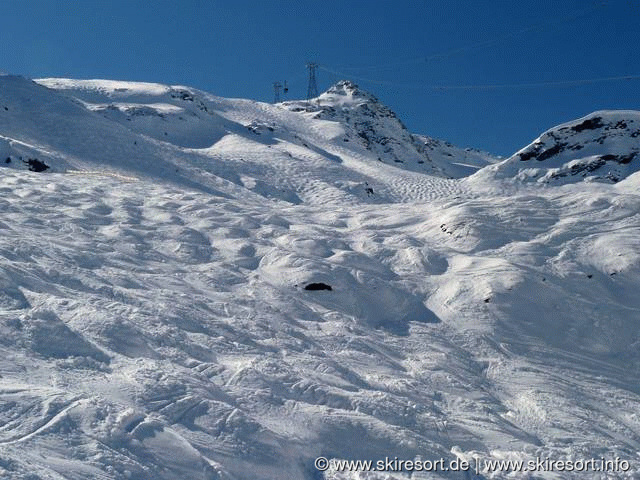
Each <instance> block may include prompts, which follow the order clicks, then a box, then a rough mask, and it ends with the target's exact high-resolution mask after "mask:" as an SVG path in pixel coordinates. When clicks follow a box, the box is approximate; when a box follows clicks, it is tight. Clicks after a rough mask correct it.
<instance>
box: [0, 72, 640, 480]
mask: <svg viewBox="0 0 640 480" xmlns="http://www.w3.org/2000/svg"><path fill="white" fill-rule="evenodd" d="M45 86H46V87H47V88H45ZM365 105H366V108H365V107H364V106H365ZM347 116H348V117H349V118H348V119H347V118H346V117H347ZM596 118H600V120H596ZM636 118H637V112H598V113H596V114H594V115H592V116H589V117H588V118H585V119H581V120H578V121H576V122H571V123H568V124H566V125H564V126H561V127H559V128H560V129H563V130H556V129H552V130H551V131H550V132H552V133H553V135H543V136H541V137H540V139H539V140H538V143H536V142H534V144H533V145H532V146H531V147H527V148H525V149H523V150H521V151H520V152H518V153H517V154H516V155H514V156H512V157H511V158H509V159H506V160H504V161H502V162H500V163H495V164H491V165H488V166H484V168H481V169H480V170H479V171H477V172H476V173H475V174H473V175H471V176H467V175H469V174H470V173H473V172H474V171H475V170H477V168H475V167H480V166H482V165H483V164H487V163H490V161H491V162H495V159H491V158H490V157H489V156H486V157H485V156H484V154H481V153H478V152H474V151H465V150H462V149H458V148H456V147H454V146H451V145H448V144H446V143H444V142H441V141H437V140H434V139H429V138H428V137H420V136H418V135H411V134H409V133H408V132H406V130H405V129H403V128H402V126H401V123H400V122H399V120H397V118H396V117H395V116H394V115H392V114H391V113H390V111H388V109H386V107H383V106H381V105H379V102H377V100H375V99H374V97H373V96H370V95H369V94H364V93H362V92H361V91H360V90H359V89H358V90H355V86H353V84H350V83H346V82H343V83H341V84H338V85H337V86H336V87H335V88H334V89H331V90H329V91H328V92H327V93H326V94H323V95H321V96H320V97H319V98H318V99H314V100H312V101H308V102H307V101H300V102H287V103H283V104H278V105H269V104H264V103H260V102H254V101H250V100H242V99H225V98H221V97H216V96H213V95H210V94H208V93H206V92H200V91H197V90H195V89H191V88H187V87H169V86H164V85H159V84H141V83H134V82H114V81H103V80H71V79H47V80H39V81H38V83H34V82H31V81H30V80H27V79H24V78H20V77H11V76H6V77H0V153H1V154H2V157H0V159H4V158H8V159H9V160H10V161H9V163H3V164H2V165H3V166H4V167H5V168H2V169H0V192H1V193H2V195H0V212H1V215H0V228H1V229H2V233H3V235H2V236H0V478H7V479H12V480H13V479H15V480H45V479H46V480H61V479H65V480H66V479H74V480H77V479H82V480H84V479H87V480H88V479H94V478H104V479H115V480H125V479H126V480H149V479H154V480H156V479H159V480H176V479H194V480H276V479H277V480H280V479H282V478H287V479H294V480H298V479H299V480H319V479H326V480H346V479H348V480H355V479H361V478H366V479H368V480H382V479H384V480H389V479H391V480H407V479H409V478H411V479H413V480H419V479H430V480H431V479H469V478H474V479H478V478H480V479H513V478H517V479H531V478H545V479H552V478H555V479H560V478H562V479H566V478H569V479H574V478H575V479H577V478H580V479H582V478H588V479H594V480H595V479H601V478H622V479H634V478H637V477H638V476H639V475H640V455H639V453H638V452H639V451H640V416H638V414H637V412H638V411H639V409H640V382H639V381H638V378H639V377H638V374H639V373H640V355H639V354H638V345H640V333H639V330H638V322H640V298H639V297H638V295H637V292H638V289H639V288H640V196H639V195H638V187H640V173H638V172H635V170H636V164H637V161H638V158H637V156H635V157H633V158H631V160H630V161H629V162H626V163H624V161H622V162H621V161H619V160H620V158H617V159H613V158H611V159H605V162H614V163H612V164H611V165H608V166H607V168H613V167H614V166H616V165H620V164H621V165H622V166H625V168H627V167H628V168H629V170H626V171H621V174H620V178H619V181H617V182H615V183H611V182H607V181H591V182H574V179H577V178H580V179H582V177H581V176H579V175H576V176H571V177H569V176H567V177H559V179H558V180H557V181H555V180H554V181H549V182H545V183H540V182H538V181H537V180H536V181H534V182H530V181H528V177H523V176H521V175H520V173H521V169H525V168H532V167H530V165H531V163H532V162H535V163H533V165H535V168H539V169H548V170H544V171H541V172H540V173H539V174H538V175H537V176H535V177H534V176H532V177H531V178H533V179H534V180H535V179H537V178H541V177H544V176H545V175H546V174H547V173H548V172H551V171H552V170H553V169H554V168H563V167H562V166H563V165H565V164H566V163H568V162H571V161H573V160H576V159H577V160H579V159H581V158H591V157H594V156H604V155H616V156H624V155H631V154H632V153H633V152H634V151H635V150H634V149H635V148H636V146H637V143H634V142H636V140H637V137H634V136H633V132H635V130H634V129H637V123H635V122H637V120H636ZM631 120H633V121H634V123H632V122H631ZM620 121H623V122H624V123H625V124H626V127H622V124H619V123H618V122H620ZM585 122H586V123H585ZM586 127H593V128H586ZM607 128H608V129H607ZM369 129H372V133H371V132H369ZM362 132H364V133H365V135H366V136H367V139H365V138H364V137H363V136H362V135H360V133H362ZM367 132H369V133H367ZM561 135H562V136H561ZM605 135H606V138H604V139H603V140H602V143H599V141H597V139H598V138H601V137H603V136H605ZM345 138H346V139H348V140H349V141H347V142H345V141H344V139H345ZM385 139H386V140H385ZM365 140H367V141H365ZM367 142H368V143H367ZM563 143H566V146H565V147H556V145H560V144H563ZM578 144H580V145H583V146H582V148H579V149H572V148H570V147H571V146H573V145H578ZM536 145H537V146H536ZM387 148H390V150H389V151H387V150H386V149H387ZM420 148H424V152H422V151H421V150H420ZM550 149H551V153H544V152H549V150H550ZM560 149H562V151H560ZM556 150H557V151H556ZM573 152H578V155H585V154H586V156H582V157H581V156H576V157H575V158H572V156H573ZM425 154H426V156H424V155H425ZM521 154H522V155H524V156H525V157H527V156H529V155H531V157H530V158H528V159H526V160H520V158H521V157H520V155H521ZM378 156H380V158H381V159H382V161H379V160H378ZM394 156H396V157H397V158H398V159H400V160H403V161H402V162H396V161H394V158H395V157H394ZM541 156H542V157H545V158H542V159H540V157H541ZM427 157H428V158H427ZM421 158H424V163H423V164H420V163H418V161H419V160H420V159H421ZM35 159H37V160H38V161H40V162H43V163H44V164H46V165H47V166H48V167H49V168H48V169H46V170H44V171H41V172H35V171H29V168H32V169H34V168H36V167H37V164H35V163H32V164H29V163H28V160H35ZM25 162H27V163H25ZM456 164H457V165H456ZM567 168H569V171H570V169H571V167H570V166H569V167H567ZM421 169H424V170H421ZM594 172H595V175H597V176H599V177H605V176H606V172H605V171H604V170H602V171H600V170H598V171H596V170H594ZM634 172H635V173H634ZM448 177H455V178H448ZM462 177H464V178H462ZM548 178H551V177H548ZM567 180H569V181H567ZM319 288H320V289H319ZM321 456H322V457H326V458H327V459H329V460H340V459H347V460H373V461H378V460H383V459H385V458H386V457H388V458H391V459H393V458H394V457H397V458H398V459H402V460H418V459H419V460H431V461H434V462H435V461H438V460H439V459H440V458H442V459H444V460H445V461H447V462H448V461H450V460H453V459H456V458H463V459H466V460H469V461H470V462H474V459H476V458H477V459H480V460H505V459H509V460H522V461H530V460H535V459H537V458H542V459H544V458H550V459H553V460H559V461H562V460H572V461H573V460H588V459H590V458H595V459H602V458H604V459H607V460H614V459H616V458H619V459H622V460H624V461H626V462H628V468H626V469H624V470H617V471H609V472H602V471H595V470H594V471H585V472H567V471H564V472H553V471H543V472H540V471H538V472H515V471H507V470H501V471H494V470H491V469H489V468H484V467H481V468H480V471H479V474H478V475H475V473H473V474H472V472H454V471H438V472H409V471H406V470H405V471H403V472H399V471H387V472H355V471H351V472H347V471H337V468H336V464H333V465H332V466H331V467H330V468H329V469H328V470H327V471H324V472H322V471H320V470H319V469H318V468H316V465H317V464H316V463H315V459H316V458H318V457H321Z"/></svg>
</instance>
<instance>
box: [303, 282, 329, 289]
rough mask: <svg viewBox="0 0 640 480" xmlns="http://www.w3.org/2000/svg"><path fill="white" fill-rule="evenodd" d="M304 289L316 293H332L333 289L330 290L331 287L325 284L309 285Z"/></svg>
mask: <svg viewBox="0 0 640 480" xmlns="http://www.w3.org/2000/svg"><path fill="white" fill-rule="evenodd" d="M304 289H305V290H311V291H318V290H329V291H332V290H333V288H331V285H327V284H326V283H322V282H316V283H309V284H308V285H306V286H305V287H304Z"/></svg>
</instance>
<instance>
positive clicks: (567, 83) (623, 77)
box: [318, 65, 640, 90]
mask: <svg viewBox="0 0 640 480" xmlns="http://www.w3.org/2000/svg"><path fill="white" fill-rule="evenodd" d="M318 68H320V69H322V70H324V71H326V72H329V73H331V74H333V75H337V76H338V77H342V78H351V79H353V80H358V81H362V82H366V83H371V84H377V85H383V86H390V87H400V88H411V89H424V90H498V89H516V88H541V87H556V86H557V87H561V86H566V87H570V86H579V85H588V84H592V83H605V82H618V81H623V80H640V74H630V75H618V76H612V77H596V78H581V79H575V80H557V81H548V82H528V83H527V82H525V83H497V84H479V85H424V84H402V83H398V82H390V81H384V80H372V79H368V78H363V77H357V76H353V75H351V76H350V75H348V74H346V73H342V72H337V71H335V70H331V69H329V68H326V67H325V66H323V65H319V66H318Z"/></svg>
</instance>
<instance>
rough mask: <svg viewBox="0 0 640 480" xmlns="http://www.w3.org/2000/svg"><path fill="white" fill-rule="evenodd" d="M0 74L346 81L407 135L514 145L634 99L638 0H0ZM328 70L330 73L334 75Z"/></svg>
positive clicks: (218, 84) (231, 91)
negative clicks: (379, 104) (310, 64)
mask: <svg viewBox="0 0 640 480" xmlns="http://www.w3.org/2000/svg"><path fill="white" fill-rule="evenodd" d="M0 7H1V9H0V12H2V16H1V17H0V18H1V19H2V22H1V25H0V45H2V48H0V70H2V71H5V72H9V73H15V74H22V75H25V76H28V77H46V76H67V77H76V78H110V79H125V80H139V81H155V82H161V83H174V84H183V85H190V86H194V87H197V88H200V89H203V90H207V91H209V92H212V93H214V94H216V95H220V96H225V97H244V98H253V99H257V100H262V101H271V100H272V98H273V88H272V84H273V82H274V81H275V80H280V81H283V80H285V79H286V80H288V82H289V86H290V91H289V98H303V97H304V96H305V95H306V89H307V84H306V70H305V63H306V62H307V61H309V60H314V61H316V62H318V63H320V64H321V65H322V66H323V69H322V70H320V71H319V72H318V87H319V89H320V90H324V89H326V88H328V87H329V86H330V85H331V84H332V83H333V82H335V81H337V80H339V79H341V78H343V77H344V78H350V79H352V80H354V81H356V83H358V84H359V85H360V86H361V87H363V88H365V89H366V90H369V91H371V92H372V93H374V94H375V95H377V96H378V97H379V98H380V99H381V100H382V101H383V102H385V103H386V104H387V105H389V106H390V107H391V108H392V109H393V110H395V111H396V113H397V114H398V116H399V117H400V118H401V119H402V120H403V121H404V122H405V124H406V125H407V126H408V127H409V129H410V130H411V131H413V132H415V133H424V134H427V135H431V136H435V137H439V138H443V139H446V140H449V141H451V142H453V143H455V144H458V145H460V146H473V147H479V148H483V149H485V150H489V151H491V152H494V153H498V154H502V155H508V154H511V153H513V151H515V150H516V149H518V148H520V147H522V146H524V145H525V144H526V143H528V142H529V141H530V140H531V139H533V138H535V137H536V136H537V135H538V134H539V133H540V132H541V131H543V130H545V129H547V128H548V127H551V126H553V125H555V124H558V123H560V122H564V121H567V120H570V119H573V118H576V117H579V116H582V115H585V114H587V113H589V112H591V111H593V110H597V109H605V108H609V109H635V110H638V109H640V80H623V81H616V82H613V81H612V82H602V83H584V84H578V85H575V84H567V85H543V86H529V87H513V86H510V87H503V88H495V89H481V88H474V89H436V88H433V87H434V86H438V85H442V86H458V85H470V86H481V85H496V84H508V85H513V84H518V85H519V84H531V83H534V84H535V83H545V82H561V81H570V80H584V79H594V78H603V77H616V76H620V75H628V74H635V75H640V0H609V1H604V2H603V1H596V0H555V1H551V0H539V1H535V2H526V1H525V2H516V1H514V0H508V1H504V0H492V1H472V0H464V1H463V0H423V1H403V0H396V1H393V2H392V1H378V2H375V1H374V2H372V1H368V2H367V1H351V0H342V1H334V0H324V1H319V0H318V1H306V0H298V1H296V2H291V1H279V0H273V1H243V0H226V1H217V0H182V1H175V0H172V1H166V0H155V1H154V0H127V1H123V0H109V1H97V0H84V1H79V0H57V1H56V0H19V1H13V0H0ZM336 72H337V73H336Z"/></svg>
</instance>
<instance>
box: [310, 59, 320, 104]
mask: <svg viewBox="0 0 640 480" xmlns="http://www.w3.org/2000/svg"><path fill="white" fill-rule="evenodd" d="M307 68H308V69H309V88H308V89H307V100H311V99H312V98H316V97H317V96H318V82H317V81H316V70H317V69H318V64H317V63H307Z"/></svg>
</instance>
